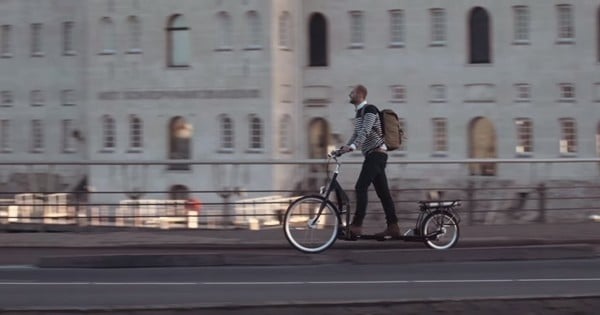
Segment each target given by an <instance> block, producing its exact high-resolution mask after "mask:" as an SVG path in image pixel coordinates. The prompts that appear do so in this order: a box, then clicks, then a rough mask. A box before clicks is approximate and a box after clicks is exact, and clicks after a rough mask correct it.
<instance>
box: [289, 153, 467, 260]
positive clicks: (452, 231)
mask: <svg viewBox="0 0 600 315" xmlns="http://www.w3.org/2000/svg"><path fill="white" fill-rule="evenodd" d="M341 155H342V153H340V151H338V150H336V151H333V152H331V153H330V154H329V155H328V159H327V165H328V166H329V165H330V164H331V162H332V161H334V162H335V165H336V166H335V169H334V171H333V174H332V176H331V179H329V180H328V183H327V184H326V185H325V186H323V187H321V190H320V193H319V194H315V195H306V196H302V197H300V198H298V199H296V200H295V201H294V202H293V203H292V204H290V206H289V207H288V209H287V210H286V212H285V216H284V219H283V220H284V221H283V231H284V234H285V237H286V238H287V240H288V242H289V243H290V244H291V245H292V246H293V247H294V248H296V249H298V250H299V251H301V252H304V253H319V252H322V251H324V250H326V249H328V248H329V247H331V246H332V245H333V244H334V243H335V241H336V240H337V239H340V240H348V241H356V240H366V239H370V240H378V241H384V240H392V239H393V240H402V241H412V242H424V243H425V244H426V245H427V246H428V247H429V248H433V249H448V248H451V247H453V246H454V245H456V243H457V242H458V238H459V234H460V233H459V232H460V229H459V222H460V217H459V215H458V213H457V211H456V210H457V208H458V207H460V206H461V201H460V200H440V201H419V202H418V208H419V215H418V217H417V220H416V223H415V226H414V228H412V229H409V230H408V231H406V232H405V233H404V234H403V235H402V236H400V237H398V238H390V237H385V238H381V237H377V236H375V235H361V236H355V235H354V234H351V233H350V231H349V226H350V218H351V209H350V208H351V207H350V199H349V198H348V195H347V194H346V192H345V191H344V189H343V188H342V186H341V185H340V184H339V182H338V181H337V177H338V175H339V172H340V166H341V162H340V161H339V159H338V158H339V157H340V156H341ZM332 192H335V197H336V198H335V200H334V201H335V203H334V201H331V200H330V197H331V193H332ZM342 216H343V217H344V219H342Z"/></svg>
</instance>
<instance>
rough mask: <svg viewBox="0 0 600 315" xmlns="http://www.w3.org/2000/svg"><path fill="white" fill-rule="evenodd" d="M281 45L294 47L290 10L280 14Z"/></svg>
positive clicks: (283, 47)
mask: <svg viewBox="0 0 600 315" xmlns="http://www.w3.org/2000/svg"><path fill="white" fill-rule="evenodd" d="M279 47H280V48H282V49H290V48H291V47H292V16H291V15H290V13H289V12H288V11H283V13H281V15H280V16H279Z"/></svg>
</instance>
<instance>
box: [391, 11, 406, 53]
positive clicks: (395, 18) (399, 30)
mask: <svg viewBox="0 0 600 315" xmlns="http://www.w3.org/2000/svg"><path fill="white" fill-rule="evenodd" d="M403 46H404V11H402V10H391V11H390V47H403Z"/></svg>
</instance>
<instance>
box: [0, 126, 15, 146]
mask: <svg viewBox="0 0 600 315" xmlns="http://www.w3.org/2000/svg"><path fill="white" fill-rule="evenodd" d="M11 151H12V150H11V148H10V120H8V119H3V120H0V152H4V153H8V152H11Z"/></svg>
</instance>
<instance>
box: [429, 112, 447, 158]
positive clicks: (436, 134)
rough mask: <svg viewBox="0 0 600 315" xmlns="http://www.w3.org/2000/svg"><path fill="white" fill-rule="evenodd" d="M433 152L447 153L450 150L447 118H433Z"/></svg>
mask: <svg viewBox="0 0 600 315" xmlns="http://www.w3.org/2000/svg"><path fill="white" fill-rule="evenodd" d="M432 122H433V152H434V154H443V155H445V154H446V152H448V133H447V127H446V119H445V118H433V120H432Z"/></svg>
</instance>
